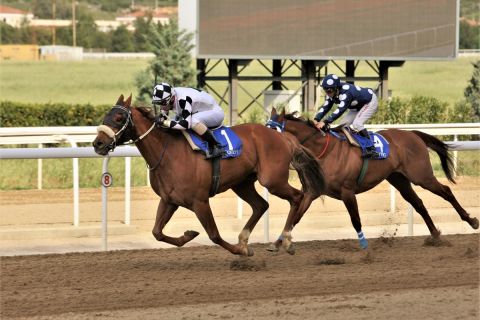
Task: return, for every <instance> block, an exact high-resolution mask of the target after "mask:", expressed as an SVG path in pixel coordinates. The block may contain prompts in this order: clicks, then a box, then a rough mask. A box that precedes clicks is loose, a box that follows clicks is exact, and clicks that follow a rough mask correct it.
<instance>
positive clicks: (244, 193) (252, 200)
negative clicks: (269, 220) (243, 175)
mask: <svg viewBox="0 0 480 320" xmlns="http://www.w3.org/2000/svg"><path fill="white" fill-rule="evenodd" d="M254 183H255V181H252V180H249V181H246V182H243V183H241V184H239V185H237V186H235V187H233V188H232V190H233V191H234V192H235V193H236V194H237V195H238V196H239V197H240V198H241V199H242V200H243V201H245V202H247V203H248V204H249V205H250V207H251V208H252V215H251V216H250V219H248V221H247V223H246V224H245V226H244V227H243V230H242V232H240V234H239V235H238V245H239V246H241V247H243V248H244V249H245V250H247V252H249V255H253V250H252V249H250V248H249V247H248V239H249V237H250V234H251V232H252V230H253V228H255V226H256V225H257V222H258V220H260V218H261V217H262V215H263V214H264V213H265V211H267V209H268V207H269V204H268V202H267V201H265V199H263V198H262V196H260V195H259V194H258V192H257V190H255V184H254ZM250 253H251V254H250Z"/></svg>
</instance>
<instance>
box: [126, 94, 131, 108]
mask: <svg viewBox="0 0 480 320" xmlns="http://www.w3.org/2000/svg"><path fill="white" fill-rule="evenodd" d="M130 104H132V94H131V93H130V96H129V97H128V98H127V100H125V107H127V108H130Z"/></svg>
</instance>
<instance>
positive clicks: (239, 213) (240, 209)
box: [237, 197, 243, 220]
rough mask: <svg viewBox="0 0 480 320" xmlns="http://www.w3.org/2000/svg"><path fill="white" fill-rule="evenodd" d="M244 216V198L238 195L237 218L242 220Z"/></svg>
mask: <svg viewBox="0 0 480 320" xmlns="http://www.w3.org/2000/svg"><path fill="white" fill-rule="evenodd" d="M242 217H243V200H242V198H240V197H237V219H238V220H242Z"/></svg>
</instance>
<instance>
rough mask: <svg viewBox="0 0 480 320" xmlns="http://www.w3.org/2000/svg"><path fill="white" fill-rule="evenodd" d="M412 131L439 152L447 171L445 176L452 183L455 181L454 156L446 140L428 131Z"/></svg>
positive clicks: (443, 166)
mask: <svg viewBox="0 0 480 320" xmlns="http://www.w3.org/2000/svg"><path fill="white" fill-rule="evenodd" d="M412 132H413V133H415V134H416V135H417V136H418V137H420V139H422V140H423V142H425V144H426V145H427V147H429V148H430V149H432V150H433V151H435V152H436V153H437V154H438V156H439V157H440V163H441V164H442V169H443V172H445V176H446V177H447V179H448V180H450V181H451V182H452V183H455V179H454V178H453V175H454V170H453V169H454V164H453V157H452V155H451V154H450V153H449V152H448V151H449V150H450V148H449V146H448V145H447V144H446V143H445V142H443V141H441V140H439V139H437V138H435V137H434V136H431V135H429V134H427V133H424V132H421V131H417V130H412Z"/></svg>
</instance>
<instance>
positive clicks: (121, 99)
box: [116, 94, 123, 106]
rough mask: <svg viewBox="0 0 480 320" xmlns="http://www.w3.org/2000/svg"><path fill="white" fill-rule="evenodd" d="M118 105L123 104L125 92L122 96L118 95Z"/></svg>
mask: <svg viewBox="0 0 480 320" xmlns="http://www.w3.org/2000/svg"><path fill="white" fill-rule="evenodd" d="M116 105H117V106H123V94H121V95H120V97H118V100H117V103H116Z"/></svg>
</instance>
